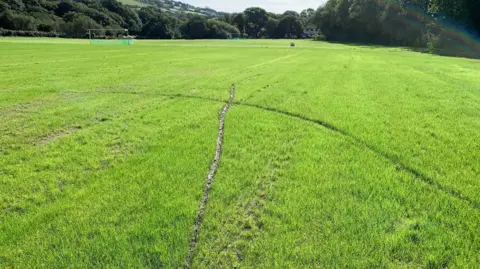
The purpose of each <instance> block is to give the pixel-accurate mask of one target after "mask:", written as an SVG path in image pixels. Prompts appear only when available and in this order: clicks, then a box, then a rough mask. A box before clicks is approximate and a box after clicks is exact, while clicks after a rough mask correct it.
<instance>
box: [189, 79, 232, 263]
mask: <svg viewBox="0 0 480 269" xmlns="http://www.w3.org/2000/svg"><path fill="white" fill-rule="evenodd" d="M234 97H235V85H234V84H232V88H231V89H230V98H229V99H228V101H227V103H226V104H225V106H223V109H222V112H221V113H220V118H219V126H218V137H217V148H216V150H215V156H214V157H213V162H212V165H211V166H210V171H209V172H208V175H207V182H206V183H205V187H204V188H203V196H202V200H201V202H200V208H199V210H198V213H197V218H196V219H195V224H194V226H193V234H192V237H191V238H190V243H189V247H188V255H187V261H186V263H185V268H190V267H191V265H192V260H193V256H194V254H195V249H196V245H197V242H198V236H199V234H200V228H201V226H202V221H203V216H204V215H205V208H206V206H207V202H208V193H209V192H210V189H211V188H212V184H213V180H214V178H215V173H216V172H217V168H218V165H219V162H220V158H221V156H222V146H223V136H224V132H225V131H224V126H225V116H226V114H227V111H228V109H229V108H230V105H231V103H232V102H233V98H234Z"/></svg>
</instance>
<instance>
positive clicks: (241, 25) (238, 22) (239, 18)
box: [232, 13, 247, 33]
mask: <svg viewBox="0 0 480 269" xmlns="http://www.w3.org/2000/svg"><path fill="white" fill-rule="evenodd" d="M246 22H247V20H246V19H245V14H243V13H237V14H235V15H233V17H232V24H233V25H234V26H236V27H237V28H238V29H239V30H240V31H241V32H242V33H244V32H245V24H246Z"/></svg>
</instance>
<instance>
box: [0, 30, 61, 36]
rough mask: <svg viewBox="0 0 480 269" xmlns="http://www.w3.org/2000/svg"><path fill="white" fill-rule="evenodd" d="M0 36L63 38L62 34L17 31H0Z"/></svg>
mask: <svg viewBox="0 0 480 269" xmlns="http://www.w3.org/2000/svg"><path fill="white" fill-rule="evenodd" d="M0 36H10V37H15V36H18V37H65V35H64V34H63V33H54V32H41V31H18V30H8V29H0Z"/></svg>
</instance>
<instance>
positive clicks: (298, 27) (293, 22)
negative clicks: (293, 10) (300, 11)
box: [275, 15, 303, 38]
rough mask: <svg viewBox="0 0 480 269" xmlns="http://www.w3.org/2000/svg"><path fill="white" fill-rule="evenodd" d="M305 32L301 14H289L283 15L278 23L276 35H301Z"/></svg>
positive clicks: (279, 36) (280, 36) (281, 36)
mask: <svg viewBox="0 0 480 269" xmlns="http://www.w3.org/2000/svg"><path fill="white" fill-rule="evenodd" d="M302 33H303V25H302V22H301V20H300V16H292V15H288V16H285V17H283V18H282V19H281V20H280V22H279V23H278V27H277V30H276V32H275V37H278V38H283V37H294V38H296V37H300V36H301V35H302Z"/></svg>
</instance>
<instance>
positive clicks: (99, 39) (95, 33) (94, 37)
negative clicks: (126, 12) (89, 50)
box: [87, 29, 133, 45]
mask: <svg viewBox="0 0 480 269" xmlns="http://www.w3.org/2000/svg"><path fill="white" fill-rule="evenodd" d="M87 31H88V38H89V40H90V44H92V45H133V37H132V36H130V35H129V34H128V29H87Z"/></svg>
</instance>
